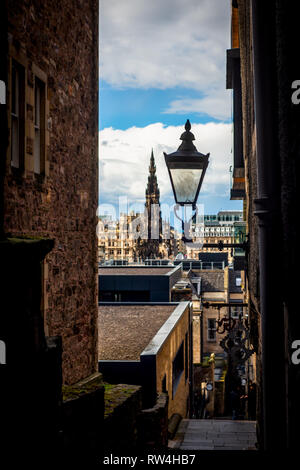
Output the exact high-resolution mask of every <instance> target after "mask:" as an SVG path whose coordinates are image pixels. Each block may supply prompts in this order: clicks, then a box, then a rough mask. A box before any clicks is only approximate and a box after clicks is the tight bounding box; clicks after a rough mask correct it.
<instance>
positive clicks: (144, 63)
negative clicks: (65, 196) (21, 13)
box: [99, 0, 242, 214]
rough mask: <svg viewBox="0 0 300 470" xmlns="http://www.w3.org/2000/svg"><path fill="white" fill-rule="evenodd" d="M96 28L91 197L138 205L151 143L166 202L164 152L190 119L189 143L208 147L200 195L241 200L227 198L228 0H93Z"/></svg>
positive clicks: (210, 207)
mask: <svg viewBox="0 0 300 470" xmlns="http://www.w3.org/2000/svg"><path fill="white" fill-rule="evenodd" d="M99 34H100V38H99V39H100V40H99V42H100V50H99V58H100V70H99V75H100V91H99V186H100V196H99V203H100V204H102V205H103V204H114V205H118V201H119V197H123V198H124V197H126V198H127V200H128V205H129V206H130V207H131V208H135V206H136V205H143V204H144V202H145V188H146V184H147V177H148V167H149V161H150V155H151V150H152V149H153V152H154V157H155V161H156V167H157V179H158V185H159V189H160V197H161V198H160V200H161V203H165V204H173V203H174V198H173V194H172V189H171V184H170V180H169V177H168V174H167V169H166V166H165V162H164V157H163V152H166V153H170V152H174V151H175V150H176V149H177V148H178V146H179V145H180V143H181V141H180V140H179V139H180V135H181V134H182V132H183V131H184V124H185V122H186V120H187V119H189V120H190V122H191V125H192V129H191V131H192V132H193V134H194V135H195V139H196V140H195V141H194V144H195V145H196V147H197V150H198V151H199V152H201V153H205V154H206V153H208V152H210V160H209V166H208V170H207V172H206V175H205V179H204V183H203V186H202V189H201V192H200V195H199V198H198V203H201V204H204V212H205V213H206V214H208V213H216V212H217V211H219V210H238V209H242V204H241V201H230V199H229V198H230V171H229V170H230V166H231V165H232V137H233V136H232V119H231V114H232V111H231V107H232V106H231V91H230V90H226V62H225V58H226V49H228V48H229V47H230V0H184V1H183V0H163V1H162V0H151V2H149V0H100V25H99ZM103 207H104V206H103ZM100 212H101V206H100Z"/></svg>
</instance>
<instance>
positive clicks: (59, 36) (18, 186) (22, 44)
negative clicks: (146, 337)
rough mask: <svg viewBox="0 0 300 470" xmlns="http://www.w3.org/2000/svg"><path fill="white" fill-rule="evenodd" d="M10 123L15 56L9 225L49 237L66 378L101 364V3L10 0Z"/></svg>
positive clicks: (49, 286) (54, 327)
mask: <svg viewBox="0 0 300 470" xmlns="http://www.w3.org/2000/svg"><path fill="white" fill-rule="evenodd" d="M8 25H9V26H8V27H9V57H8V71H9V77H8V97H7V98H8V100H7V101H8V125H9V131H11V117H10V116H11V108H10V103H11V87H12V85H11V70H12V59H14V60H15V61H16V62H17V63H18V64H21V66H22V67H23V68H24V74H25V75H24V78H25V103H24V120H25V126H24V127H25V135H24V167H23V169H22V168H20V169H19V168H18V169H15V168H12V166H11V142H10V140H9V146H8V152H7V164H6V177H5V186H4V199H5V201H4V211H5V213H4V217H5V222H4V229H5V232H6V233H10V234H12V235H13V236H24V235H26V236H33V237H36V236H38V237H47V238H52V239H54V240H55V247H54V249H53V250H52V252H51V253H50V254H49V255H48V256H47V258H46V261H45V263H44V273H43V278H44V279H43V304H42V311H43V317H44V328H45V333H46V335H47V336H53V335H61V336H62V340H63V378H64V382H65V383H67V384H70V383H74V382H76V381H78V380H80V379H81V378H83V377H85V376H88V375H89V374H91V373H93V372H94V371H95V370H96V360H97V322H96V319H97V279H96V275H97V251H96V250H97V240H96V223H97V221H96V208H97V203H98V182H97V175H98V163H97V162H98V151H97V145H98V144H97V138H98V2H97V1H96V0H88V1H83V0H76V1H75V2H70V1H66V2H64V3H63V7H62V4H61V2H59V1H57V0H45V1H43V2H39V1H37V0H33V1H31V2H23V1H21V0H16V1H14V2H8ZM36 77H37V78H39V79H40V80H41V81H42V82H43V83H44V87H45V113H44V114H45V115H44V116H43V120H42V124H41V126H42V127H43V132H44V134H43V136H42V137H43V138H44V156H43V159H44V160H43V162H42V163H43V165H42V168H41V172H40V174H35V173H34V152H35V150H34V86H35V81H36Z"/></svg>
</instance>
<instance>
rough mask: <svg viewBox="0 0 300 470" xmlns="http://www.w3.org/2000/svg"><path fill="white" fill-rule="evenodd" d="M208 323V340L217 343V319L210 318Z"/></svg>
mask: <svg viewBox="0 0 300 470" xmlns="http://www.w3.org/2000/svg"><path fill="white" fill-rule="evenodd" d="M207 323H208V324H207V339H208V341H216V319H215V318H209V319H208V321H207Z"/></svg>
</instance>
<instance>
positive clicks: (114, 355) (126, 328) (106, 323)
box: [98, 305, 177, 361]
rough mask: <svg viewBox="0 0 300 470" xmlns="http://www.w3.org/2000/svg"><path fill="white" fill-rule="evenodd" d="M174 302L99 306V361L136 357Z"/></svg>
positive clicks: (172, 308) (164, 320)
mask: <svg viewBox="0 0 300 470" xmlns="http://www.w3.org/2000/svg"><path fill="white" fill-rule="evenodd" d="M176 307H177V305H100V306H99V309H98V311H99V319H98V331H99V333H98V334H99V360H136V361H138V360H139V359H140V354H141V353H142V352H143V350H144V349H145V348H146V346H147V345H148V344H149V343H150V341H151V340H152V338H153V337H154V336H155V335H156V333H157V332H158V330H159V329H160V328H161V327H162V325H163V324H164V323H165V322H166V321H167V319H168V318H169V316H170V315H171V314H172V312H173V311H174V310H175V308H176Z"/></svg>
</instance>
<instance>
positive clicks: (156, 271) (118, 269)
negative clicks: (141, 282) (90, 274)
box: [98, 266, 174, 276]
mask: <svg viewBox="0 0 300 470" xmlns="http://www.w3.org/2000/svg"><path fill="white" fill-rule="evenodd" d="M173 270H174V266H168V267H167V266H109V267H104V266H101V267H100V268H99V270H98V274H100V275H101V276H105V275H109V276H111V275H115V274H116V275H118V276H119V275H127V276H128V275H132V276H135V275H137V274H138V275H141V276H143V275H144V276H149V275H151V276H157V275H158V276H160V275H163V274H168V273H170V272H171V271H173Z"/></svg>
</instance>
